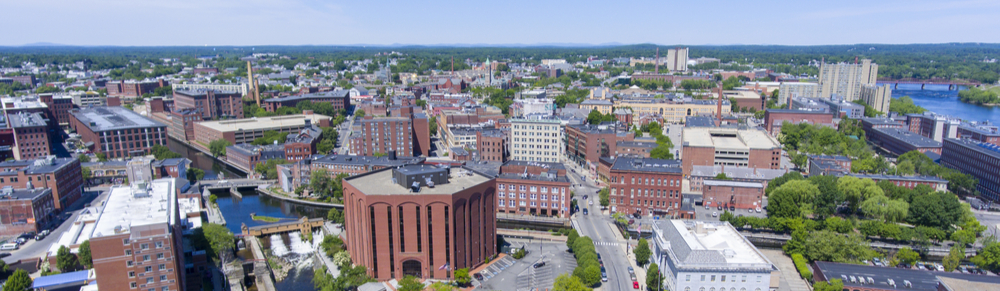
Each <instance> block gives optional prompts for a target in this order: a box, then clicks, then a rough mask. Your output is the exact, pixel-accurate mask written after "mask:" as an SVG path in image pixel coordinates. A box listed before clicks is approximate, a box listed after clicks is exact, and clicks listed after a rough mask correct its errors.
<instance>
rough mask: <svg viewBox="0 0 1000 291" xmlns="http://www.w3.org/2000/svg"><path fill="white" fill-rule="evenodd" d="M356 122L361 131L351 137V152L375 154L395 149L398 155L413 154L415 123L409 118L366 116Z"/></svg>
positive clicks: (409, 155) (367, 154)
mask: <svg viewBox="0 0 1000 291" xmlns="http://www.w3.org/2000/svg"><path fill="white" fill-rule="evenodd" d="M356 123H358V124H359V125H360V126H361V132H360V135H358V136H352V137H351V153H353V154H356V155H362V156H374V155H376V154H386V153H388V152H390V151H393V152H395V153H396V155H398V156H402V157H412V156H413V123H412V121H411V120H410V119H409V118H405V117H383V118H372V117H369V116H365V118H364V119H362V120H359V121H356Z"/></svg>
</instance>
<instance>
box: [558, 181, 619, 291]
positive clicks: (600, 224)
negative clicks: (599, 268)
mask: <svg viewBox="0 0 1000 291" xmlns="http://www.w3.org/2000/svg"><path fill="white" fill-rule="evenodd" d="M566 167H568V168H571V169H574V170H575V171H576V173H573V172H572V171H571V172H570V173H569V177H570V180H571V181H572V182H573V184H574V186H573V187H572V188H573V191H574V192H575V193H576V196H575V197H576V198H577V199H578V201H579V202H577V203H578V205H579V206H580V209H581V212H579V213H576V214H574V225H573V227H575V228H576V230H577V232H578V233H579V234H580V236H587V237H590V239H591V240H593V241H594V248H595V249H596V250H597V253H599V254H601V259H603V260H604V267H605V269H606V271H607V273H608V282H603V283H602V284H601V287H602V290H631V289H632V279H631V278H630V276H629V273H628V267H629V266H631V263H630V262H629V261H628V260H629V259H628V255H627V254H626V253H625V251H624V249H623V248H622V246H623V245H624V244H626V243H627V242H625V241H623V240H619V236H617V235H616V234H615V232H617V230H615V229H612V228H611V224H610V222H611V218H610V216H609V215H607V214H603V212H602V211H601V210H600V198H599V197H598V195H597V191H598V190H600V188H598V187H597V186H594V184H593V182H590V181H584V179H583V178H582V177H580V176H579V174H578V173H580V172H581V170H582V168H580V167H579V166H575V165H572V164H571V163H566ZM583 195H587V196H588V199H587V200H584V199H583ZM589 201H593V202H594V206H591V205H589ZM584 208H587V209H588V210H589V211H590V214H589V215H583V213H582V210H583V209H584Z"/></svg>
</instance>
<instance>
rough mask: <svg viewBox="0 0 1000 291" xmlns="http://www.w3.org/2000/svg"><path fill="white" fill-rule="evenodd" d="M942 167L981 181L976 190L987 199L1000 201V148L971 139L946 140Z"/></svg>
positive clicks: (942, 154) (942, 153)
mask: <svg viewBox="0 0 1000 291" xmlns="http://www.w3.org/2000/svg"><path fill="white" fill-rule="evenodd" d="M941 165H942V166H945V167H949V168H952V169H956V170H958V171H960V172H962V173H965V174H968V175H971V176H972V177H973V178H976V179H977V180H979V184H978V185H976V190H979V192H980V193H982V194H983V197H986V198H987V199H990V200H993V201H997V200H1000V147H998V146H997V145H995V144H990V143H984V142H978V141H974V140H971V139H954V138H948V139H945V140H944V144H943V147H942V149H941Z"/></svg>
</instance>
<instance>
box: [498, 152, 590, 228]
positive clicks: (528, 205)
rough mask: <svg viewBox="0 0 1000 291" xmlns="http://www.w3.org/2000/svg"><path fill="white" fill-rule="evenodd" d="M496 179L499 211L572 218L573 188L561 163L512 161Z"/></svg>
mask: <svg viewBox="0 0 1000 291" xmlns="http://www.w3.org/2000/svg"><path fill="white" fill-rule="evenodd" d="M496 181H497V190H498V191H499V195H497V199H498V200H497V212H498V213H508V214H522V215H525V214H526V215H535V216H550V217H561V218H568V217H569V214H570V209H569V198H570V197H569V193H570V192H572V191H571V190H570V181H569V178H567V177H566V168H565V167H564V166H563V165H562V164H561V163H545V162H525V161H510V162H507V163H505V164H504V165H503V166H501V167H500V174H499V175H498V176H497V179H496Z"/></svg>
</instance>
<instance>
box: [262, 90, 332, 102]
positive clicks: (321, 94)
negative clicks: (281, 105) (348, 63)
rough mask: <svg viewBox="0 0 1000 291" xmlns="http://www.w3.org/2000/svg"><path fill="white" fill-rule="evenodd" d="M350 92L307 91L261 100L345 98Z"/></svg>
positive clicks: (285, 100) (283, 100)
mask: <svg viewBox="0 0 1000 291" xmlns="http://www.w3.org/2000/svg"><path fill="white" fill-rule="evenodd" d="M350 94H351V91H349V90H334V91H326V92H317V93H309V94H302V95H293V96H285V97H279V98H270V99H265V100H261V101H264V102H288V101H297V100H302V101H305V100H310V99H318V98H347V97H348V96H349V95H350Z"/></svg>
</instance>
